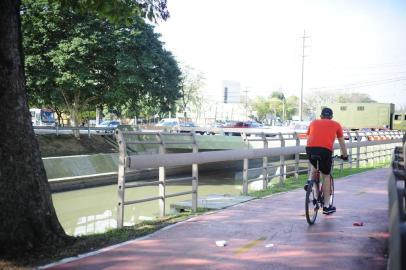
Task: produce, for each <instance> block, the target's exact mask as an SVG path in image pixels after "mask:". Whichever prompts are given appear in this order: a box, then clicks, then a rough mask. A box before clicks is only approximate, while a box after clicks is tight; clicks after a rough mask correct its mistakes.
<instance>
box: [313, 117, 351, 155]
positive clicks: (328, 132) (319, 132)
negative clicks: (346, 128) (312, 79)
mask: <svg viewBox="0 0 406 270" xmlns="http://www.w3.org/2000/svg"><path fill="white" fill-rule="evenodd" d="M341 137H343V129H342V128H341V125H340V124H339V123H338V122H336V121H333V120H330V119H319V120H314V121H313V122H311V123H310V126H309V128H308V130H307V147H323V148H327V149H329V150H330V151H333V145H334V140H335V139H336V138H341Z"/></svg>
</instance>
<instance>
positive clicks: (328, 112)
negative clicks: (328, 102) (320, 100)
mask: <svg viewBox="0 0 406 270" xmlns="http://www.w3.org/2000/svg"><path fill="white" fill-rule="evenodd" d="M320 116H321V117H322V118H328V119H331V118H333V110H332V109H330V108H327V107H324V108H323V109H322V110H321V114H320Z"/></svg>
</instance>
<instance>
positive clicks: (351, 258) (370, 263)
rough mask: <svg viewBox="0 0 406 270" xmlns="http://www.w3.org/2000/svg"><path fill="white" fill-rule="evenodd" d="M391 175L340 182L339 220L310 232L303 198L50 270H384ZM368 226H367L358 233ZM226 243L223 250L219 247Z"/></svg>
mask: <svg viewBox="0 0 406 270" xmlns="http://www.w3.org/2000/svg"><path fill="white" fill-rule="evenodd" d="M388 174H389V169H378V170H373V171H369V172H365V173H362V174H357V175H353V176H349V177H346V178H343V179H341V180H339V181H336V183H335V186H336V197H335V201H336V206H337V212H336V213H334V214H333V215H330V216H324V215H322V214H319V215H320V216H319V217H318V219H317V221H316V224H315V225H313V226H309V225H308V224H307V223H306V221H305V216H304V191H303V190H300V189H299V190H295V191H291V192H287V193H280V194H277V195H273V196H270V197H267V198H264V199H259V200H254V201H250V202H247V203H243V204H240V205H237V206H234V207H231V208H228V209H225V210H221V211H217V212H212V213H208V214H205V215H201V216H198V217H195V218H192V219H189V220H187V221H185V222H181V223H178V224H176V225H174V226H171V227H168V228H166V229H163V230H161V231H158V232H156V233H154V234H152V235H150V236H147V237H144V238H141V239H138V240H134V241H130V242H128V243H126V244H123V245H119V246H116V247H110V248H107V249H105V250H102V251H98V252H95V253H93V254H92V255H86V256H85V257H84V258H82V259H79V260H77V259H75V260H73V261H71V262H68V263H62V264H57V265H53V266H51V267H49V269H83V270H84V269H89V270H90V269H121V270H125V269H139V270H152V269H165V270H172V269H173V270H175V269H176V270H182V269H202V270H203V269H230V270H240V269H241V270H242V269H244V270H246V269H256V270H261V269H343V270H344V269H345V270H348V269H368V270H373V269H386V263H387V260H386V256H385V252H386V251H387V239H388V233H387V227H388V217H387V216H388V210H387V208H388V206H387V204H388V194H387V178H388ZM355 222H363V226H354V223H355ZM218 240H225V241H226V242H227V245H226V246H224V247H218V246H216V241H218Z"/></svg>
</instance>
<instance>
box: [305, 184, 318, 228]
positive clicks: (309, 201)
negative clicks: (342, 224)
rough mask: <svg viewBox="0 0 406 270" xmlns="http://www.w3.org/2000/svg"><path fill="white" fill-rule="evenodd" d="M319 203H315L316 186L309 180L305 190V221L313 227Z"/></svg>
mask: <svg viewBox="0 0 406 270" xmlns="http://www.w3.org/2000/svg"><path fill="white" fill-rule="evenodd" d="M319 208H320V207H319V202H318V201H317V185H316V183H315V182H314V180H311V181H310V182H309V184H308V186H307V190H306V200H305V211H306V220H307V223H309V225H313V224H314V222H315V221H316V218H317V212H318V211H319Z"/></svg>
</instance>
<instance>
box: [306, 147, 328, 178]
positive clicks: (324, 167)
mask: <svg viewBox="0 0 406 270" xmlns="http://www.w3.org/2000/svg"><path fill="white" fill-rule="evenodd" d="M306 154H307V157H308V159H309V161H310V163H311V164H312V165H313V166H314V167H315V168H317V160H316V159H312V158H311V156H312V155H315V156H319V157H320V159H321V160H320V161H319V170H320V171H321V172H322V173H323V174H330V171H331V163H332V160H331V156H332V155H333V152H332V151H330V150H329V149H327V148H323V147H306Z"/></svg>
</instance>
